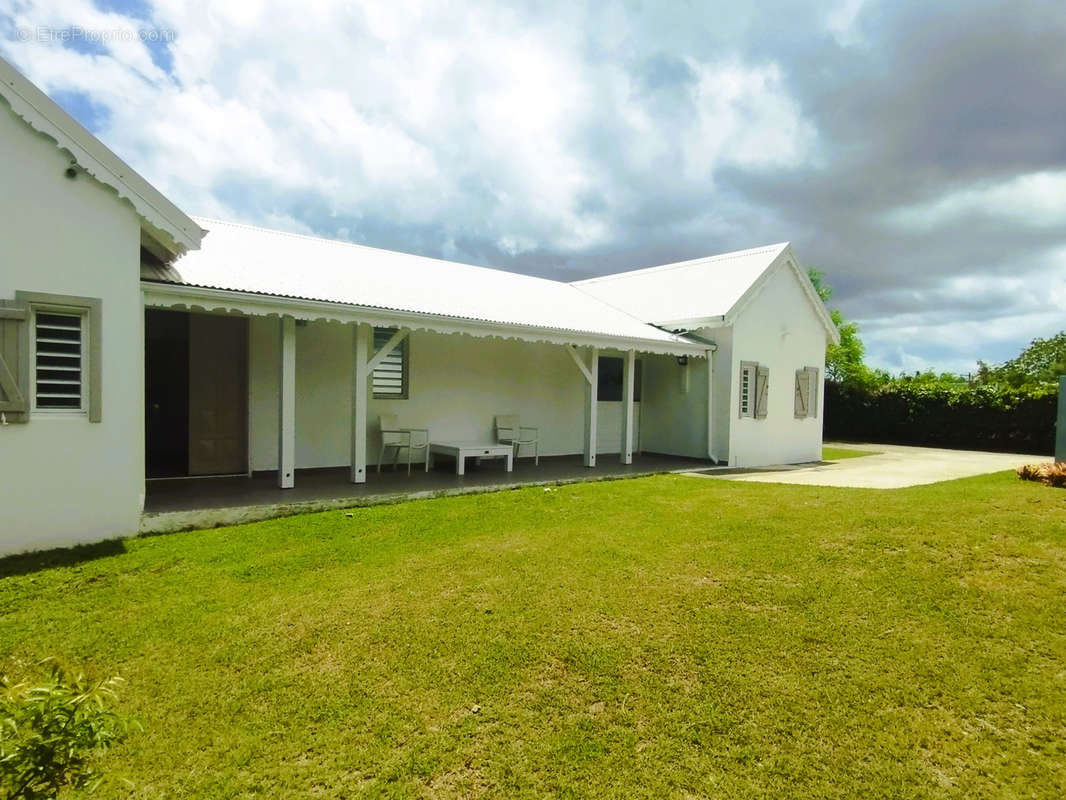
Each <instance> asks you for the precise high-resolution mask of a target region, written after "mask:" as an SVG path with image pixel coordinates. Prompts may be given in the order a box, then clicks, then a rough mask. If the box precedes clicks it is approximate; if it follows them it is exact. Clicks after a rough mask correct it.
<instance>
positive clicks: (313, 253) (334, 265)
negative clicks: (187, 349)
mask: <svg viewBox="0 0 1066 800" xmlns="http://www.w3.org/2000/svg"><path fill="white" fill-rule="evenodd" d="M195 219H196V222H197V223H199V224H200V225H201V226H202V227H204V228H206V229H207V231H208V234H207V236H206V237H205V238H204V242H203V246H202V248H201V249H200V250H197V251H193V252H189V253H187V254H185V255H184V256H182V257H181V258H180V259H179V260H177V261H176V262H174V263H173V264H171V265H169V266H168V267H167V269H166V270H165V271H164V272H162V273H159V272H156V273H149V274H148V275H147V276H146V277H150V278H152V279H154V280H160V281H163V282H170V283H180V284H184V285H187V286H196V287H205V288H208V289H223V290H231V291H236V292H251V293H257V294H265V295H273V296H278V297H286V298H299V299H303V300H314V301H325V302H332V303H344V304H350V305H356V306H364V307H372V308H378V309H390V310H393V311H405V312H414V313H417V314H429V315H436V316H443V317H452V318H458V319H467V320H478V321H484V322H490V323H497V324H502V325H509V326H522V327H530V328H537V329H549V330H558V331H573V332H579V333H588V334H595V335H598V336H604V337H612V338H618V339H627V340H642V341H646V342H654V343H658V344H680V345H689V346H691V342H688V341H687V340H685V339H683V338H681V337H678V336H676V335H674V334H671V333H667V332H665V331H663V330H660V329H659V328H656V327H654V326H652V325H648V324H646V323H644V322H642V321H641V320H639V319H637V318H636V317H634V316H633V315H631V314H629V313H627V312H625V311H622V310H619V309H617V308H614V307H612V306H611V305H609V304H607V303H604V302H602V301H600V300H597V299H596V298H595V297H593V296H592V295H590V294H588V293H587V292H583V291H581V290H580V289H578V288H576V287H575V286H572V285H571V284H568V283H563V282H560V281H552V280H547V279H544V278H535V277H531V276H528V275H520V274H517V273H513V272H504V271H502V270H496V269H489V268H487V267H475V266H470V265H467V264H457V263H454V262H450V261H441V260H438V259H433V258H426V257H423V256H415V255H409V254H406V253H397V252H393V251H389V250H378V249H375V248H371V247H364V246H362V245H355V244H350V243H347V242H337V241H331V240H328V239H320V238H315V237H311V236H303V235H299V234H292V233H284V232H281V231H273V230H268V229H265V228H257V227H253V226H250V225H242V224H237V223H232V222H222V221H219V220H212V219H204V218H200V217H197V218H195Z"/></svg>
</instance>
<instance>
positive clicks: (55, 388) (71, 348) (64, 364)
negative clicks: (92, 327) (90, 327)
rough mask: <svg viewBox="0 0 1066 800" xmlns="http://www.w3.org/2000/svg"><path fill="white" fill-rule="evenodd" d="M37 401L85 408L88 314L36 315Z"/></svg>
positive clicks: (45, 406) (46, 405)
mask: <svg viewBox="0 0 1066 800" xmlns="http://www.w3.org/2000/svg"><path fill="white" fill-rule="evenodd" d="M33 335H34V402H35V406H36V408H38V409H42V410H43V409H62V410H67V411H81V410H82V409H84V408H85V403H84V396H85V392H84V387H85V380H84V376H85V349H84V337H85V316H84V315H83V314H61V313H58V312H52V311H37V312H36V313H35V314H34V326H33Z"/></svg>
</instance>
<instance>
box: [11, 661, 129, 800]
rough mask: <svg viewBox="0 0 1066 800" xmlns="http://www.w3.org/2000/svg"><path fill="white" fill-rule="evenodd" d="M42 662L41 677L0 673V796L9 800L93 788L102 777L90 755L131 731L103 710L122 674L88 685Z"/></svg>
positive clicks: (124, 722)
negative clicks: (44, 668)
mask: <svg viewBox="0 0 1066 800" xmlns="http://www.w3.org/2000/svg"><path fill="white" fill-rule="evenodd" d="M42 664H44V665H47V667H48V671H47V674H46V675H45V676H44V677H43V678H42V677H40V675H39V674H38V676H37V677H36V679H30V680H15V679H13V678H11V677H9V676H8V675H7V674H5V675H2V676H0V796H3V797H5V798H11V800H16V798H17V800H43V798H48V797H55V796H56V794H57V793H58V792H59V790H60V789H62V788H63V787H65V786H71V787H73V788H76V789H82V790H86V791H92V790H94V789H95V788H96V787H97V786H98V785H99V783H100V781H101V780H102V776H101V775H100V773H99V772H97V770H96V768H95V766H94V764H93V761H94V758H95V757H96V756H98V755H100V754H101V753H102V752H103V751H105V750H106V749H107V748H108V747H110V746H111V745H112V744H115V743H116V742H118V741H120V740H121V739H122V738H124V737H125V736H126V734H127V733H128V732H129V729H130V723H129V722H128V721H127V720H125V719H123V718H122V717H120V716H119V715H118V714H116V713H114V712H113V711H110V710H109V709H108V706H109V705H110V704H111V703H113V702H114V701H115V700H116V699H117V695H116V689H117V688H118V687H119V685H120V684H121V683H122V679H121V678H118V677H113V678H108V679H107V680H103V681H99V682H96V683H93V682H90V681H88V680H87V679H86V678H85V676H84V675H81V674H78V675H76V676H74V677H71V676H70V675H69V674H68V673H67V672H65V671H64V670H63V669H62V668H61V667H60V666H59V665H58V664H56V663H55V662H54V661H51V660H48V661H46V662H42ZM12 666H14V667H16V669H19V670H20V671H21V667H22V665H21V664H14V665H12Z"/></svg>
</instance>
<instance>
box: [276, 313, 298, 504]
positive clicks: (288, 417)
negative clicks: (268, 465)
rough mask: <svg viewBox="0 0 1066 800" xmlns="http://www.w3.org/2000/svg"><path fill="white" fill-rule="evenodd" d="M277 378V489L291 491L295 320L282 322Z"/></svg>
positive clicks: (293, 465) (294, 389) (293, 435)
mask: <svg viewBox="0 0 1066 800" xmlns="http://www.w3.org/2000/svg"><path fill="white" fill-rule="evenodd" d="M280 329H281V359H280V370H279V374H278V487H279V488H281V489H291V488H292V487H293V485H294V484H295V479H294V477H293V476H294V474H295V472H296V320H295V319H294V318H293V317H289V316H284V317H282V318H281V325H280Z"/></svg>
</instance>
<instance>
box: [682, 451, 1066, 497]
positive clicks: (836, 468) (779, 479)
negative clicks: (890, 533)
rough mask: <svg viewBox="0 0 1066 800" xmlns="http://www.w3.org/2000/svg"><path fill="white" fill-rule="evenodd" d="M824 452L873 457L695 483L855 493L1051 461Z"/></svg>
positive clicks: (706, 474) (718, 473)
mask: <svg viewBox="0 0 1066 800" xmlns="http://www.w3.org/2000/svg"><path fill="white" fill-rule="evenodd" d="M826 446H828V447H841V448H849V449H853V450H872V451H874V452H876V453H878V455H874V456H863V457H861V458H848V459H844V460H842V461H836V462H830V463H819V464H798V465H797V464H793V465H783V466H779V467H769V468H766V469H759V470H739V471H738V470H701V471H699V472H690V473H687V474H689V475H693V476H696V477H701V478H716V479H719V480H731V481H753V482H758V483H796V484H804V485H808V486H848V487H853V488H858V489H902V488H904V487H906V486H918V485H920V484H924V483H937V482H939V481H950V480H955V479H956V478H968V477H970V476H971V475H984V474H986V473H989V472H1001V471H1003V470H1006V469H1014V468H1015V467H1017V466H1018V465H1020V464H1035V463H1039V462H1043V461H1051V460H1052V458H1051V457H1050V456H1034V455H1018V454H1013V453H984V452H977V451H973V450H938V449H935V448H932V447H905V446H903V445H894V444H851V443H849V444H836V443H832V442H826Z"/></svg>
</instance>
